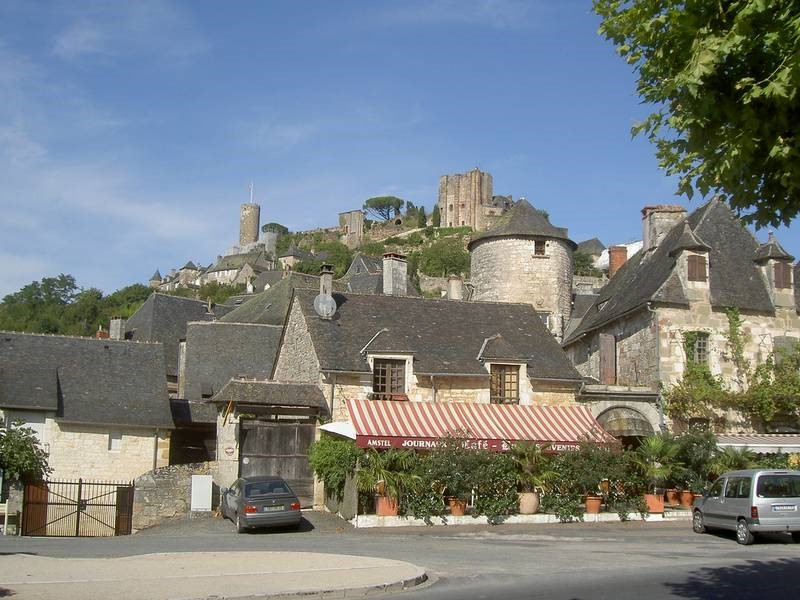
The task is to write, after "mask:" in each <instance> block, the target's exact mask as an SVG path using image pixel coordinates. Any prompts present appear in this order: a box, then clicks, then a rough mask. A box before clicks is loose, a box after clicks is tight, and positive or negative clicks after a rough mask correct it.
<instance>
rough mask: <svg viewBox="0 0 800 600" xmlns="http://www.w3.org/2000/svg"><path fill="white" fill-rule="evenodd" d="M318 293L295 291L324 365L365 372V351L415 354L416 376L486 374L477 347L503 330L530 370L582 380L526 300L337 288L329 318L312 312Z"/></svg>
mask: <svg viewBox="0 0 800 600" xmlns="http://www.w3.org/2000/svg"><path fill="white" fill-rule="evenodd" d="M315 296H316V291H312V290H303V289H297V290H295V302H297V304H298V305H299V307H300V309H301V310H302V312H303V315H304V317H305V320H306V323H307V325H308V329H309V332H310V334H311V339H312V341H313V344H314V349H315V351H316V353H317V359H318V360H319V363H320V368H321V369H322V370H323V371H344V372H356V373H368V372H369V367H368V364H367V361H366V353H392V354H396V353H411V354H413V356H414V372H415V373H417V374H419V375H430V374H434V375H435V374H450V375H474V376H487V377H488V373H487V372H486V370H485V368H484V367H483V365H482V364H481V362H480V361H479V360H478V353H479V352H480V350H481V347H482V346H483V345H484V342H485V341H486V339H487V338H491V337H492V336H495V335H497V334H500V335H501V336H502V338H503V342H504V344H503V346H501V348H502V353H507V350H506V348H507V346H505V344H508V345H509V346H508V347H510V348H511V349H513V353H514V355H515V356H516V357H519V359H520V360H521V361H524V362H526V363H527V365H528V366H529V370H528V374H529V376H530V377H533V378H542V379H568V380H576V381H578V380H580V375H579V374H578V372H577V371H576V370H575V368H574V367H573V366H572V364H571V363H570V361H569V359H568V358H567V356H566V354H565V353H564V352H563V350H561V348H560V347H559V345H558V343H557V342H556V341H555V339H554V338H553V336H552V335H551V334H550V333H549V332H548V331H547V330H546V329H545V326H544V324H543V323H542V321H541V319H540V318H539V316H538V315H537V314H536V312H535V311H534V310H533V307H532V306H530V305H528V304H508V303H494V302H458V301H450V300H429V299H425V298H412V297H399V296H383V295H374V296H370V295H362V294H349V293H348V294H341V293H334V295H333V297H334V299H335V300H336V305H337V310H336V313H335V315H334V316H333V318H332V319H330V320H325V319H321V318H320V317H319V316H317V314H316V313H315V312H314V307H313V301H314V297H315ZM379 332H380V333H379ZM376 334H378V335H377V336H376ZM373 336H375V337H374V339H373ZM364 346H367V349H366V352H365V354H364V355H362V354H361V349H362V348H364ZM499 351H500V350H498V352H499Z"/></svg>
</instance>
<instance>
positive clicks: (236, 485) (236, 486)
mask: <svg viewBox="0 0 800 600" xmlns="http://www.w3.org/2000/svg"><path fill="white" fill-rule="evenodd" d="M229 489H230V492H231V494H233V495H234V496H237V495H238V494H239V482H238V481H234V482H233V485H232V486H231V487H230V488H229Z"/></svg>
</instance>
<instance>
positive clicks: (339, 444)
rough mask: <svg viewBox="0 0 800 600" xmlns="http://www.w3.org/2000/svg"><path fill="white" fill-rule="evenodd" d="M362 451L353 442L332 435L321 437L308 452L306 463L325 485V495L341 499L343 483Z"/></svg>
mask: <svg viewBox="0 0 800 600" xmlns="http://www.w3.org/2000/svg"><path fill="white" fill-rule="evenodd" d="M363 455H364V451H363V450H361V449H360V448H358V447H357V446H356V444H355V442H354V441H352V440H345V439H341V438H338V437H334V436H332V435H327V434H324V433H323V434H322V437H320V439H319V440H318V441H316V442H314V443H313V444H311V447H310V448H309V450H308V462H309V464H310V465H311V468H312V469H313V470H314V473H315V474H316V475H317V477H318V478H319V479H320V480H321V481H322V483H324V484H325V489H326V491H327V493H329V494H331V495H333V496H335V497H337V498H339V499H341V497H342V494H343V493H344V483H345V481H346V479H347V477H348V476H350V475H352V474H353V473H354V472H355V470H356V464H357V463H358V460H359V458H361V457H362V456H363Z"/></svg>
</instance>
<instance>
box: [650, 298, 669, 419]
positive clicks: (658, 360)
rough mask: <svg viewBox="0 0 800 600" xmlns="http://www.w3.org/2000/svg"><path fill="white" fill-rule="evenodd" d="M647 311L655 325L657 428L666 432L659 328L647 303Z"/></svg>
mask: <svg viewBox="0 0 800 600" xmlns="http://www.w3.org/2000/svg"><path fill="white" fill-rule="evenodd" d="M646 306H647V310H648V311H649V312H650V314H652V315H653V319H654V321H655V325H656V334H655V335H656V377H657V378H658V398H657V399H656V407H657V408H658V426H659V428H660V429H661V431H666V430H667V423H666V421H665V419H664V400H663V398H662V397H661V326H660V325H659V323H658V311H657V310H655V309H653V308H650V303H649V302H648V303H647V305H646Z"/></svg>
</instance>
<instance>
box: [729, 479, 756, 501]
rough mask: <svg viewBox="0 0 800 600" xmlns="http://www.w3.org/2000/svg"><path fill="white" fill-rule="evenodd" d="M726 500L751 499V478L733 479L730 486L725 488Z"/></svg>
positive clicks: (730, 480)
mask: <svg viewBox="0 0 800 600" xmlns="http://www.w3.org/2000/svg"><path fill="white" fill-rule="evenodd" d="M725 497H726V498H749V497H750V478H749V477H731V478H730V479H728V485H726V486H725Z"/></svg>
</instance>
